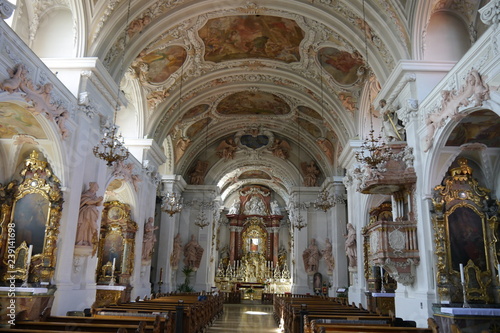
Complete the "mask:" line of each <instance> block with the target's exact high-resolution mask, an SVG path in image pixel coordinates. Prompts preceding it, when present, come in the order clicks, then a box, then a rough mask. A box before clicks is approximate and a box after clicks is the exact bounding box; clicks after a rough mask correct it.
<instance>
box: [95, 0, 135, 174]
mask: <svg viewBox="0 0 500 333" xmlns="http://www.w3.org/2000/svg"><path fill="white" fill-rule="evenodd" d="M129 19H130V0H129V2H128V8H127V20H126V24H125V29H124V33H123V39H122V41H123V45H122V46H123V50H122V54H121V59H120V73H119V75H118V77H119V78H121V77H122V75H123V64H124V58H125V47H126V40H127V29H128V25H129ZM120 93H121V92H120V82H118V92H117V95H116V107H115V110H114V112H113V124H111V125H106V126H105V127H104V129H103V138H102V139H101V140H100V141H99V143H98V144H97V145H96V146H95V147H94V149H93V150H92V151H93V153H94V155H95V157H97V158H100V159H102V160H104V161H106V165H107V166H112V165H113V163H115V162H119V161H124V160H126V159H127V158H128V156H129V154H130V153H129V151H128V149H127V148H126V147H125V145H124V141H123V137H122V135H121V134H118V127H117V126H116V113H117V112H118V110H119V109H120V106H119V101H120Z"/></svg>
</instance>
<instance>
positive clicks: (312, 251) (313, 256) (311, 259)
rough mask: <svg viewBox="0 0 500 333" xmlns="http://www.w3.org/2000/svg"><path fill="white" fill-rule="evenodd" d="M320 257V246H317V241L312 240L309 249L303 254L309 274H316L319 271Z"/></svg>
mask: <svg viewBox="0 0 500 333" xmlns="http://www.w3.org/2000/svg"><path fill="white" fill-rule="evenodd" d="M320 257H321V253H320V252H319V249H318V245H316V240H315V239H314V238H312V239H311V243H310V244H309V247H308V248H307V249H305V250H304V253H303V254H302V258H303V260H304V267H305V269H306V272H307V274H314V273H316V272H317V271H318V266H319V258H320Z"/></svg>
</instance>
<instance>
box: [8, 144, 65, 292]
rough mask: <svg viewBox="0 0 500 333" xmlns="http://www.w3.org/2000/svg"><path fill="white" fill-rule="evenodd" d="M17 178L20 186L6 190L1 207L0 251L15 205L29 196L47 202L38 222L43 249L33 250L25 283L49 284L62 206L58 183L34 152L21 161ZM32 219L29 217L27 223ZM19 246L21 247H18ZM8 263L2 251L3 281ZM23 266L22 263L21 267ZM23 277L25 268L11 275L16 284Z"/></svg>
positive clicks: (12, 218) (15, 182)
mask: <svg viewBox="0 0 500 333" xmlns="http://www.w3.org/2000/svg"><path fill="white" fill-rule="evenodd" d="M20 175H21V177H22V178H21V183H18V182H17V181H15V180H14V181H12V182H11V183H10V184H9V185H8V186H7V189H8V191H7V195H8V196H10V198H9V199H8V200H5V201H4V202H3V203H2V215H3V216H2V218H1V219H0V220H1V221H2V222H1V223H2V224H1V232H2V237H1V239H2V248H3V249H5V248H6V247H7V245H8V244H7V243H8V241H9V239H8V238H7V237H6V235H7V233H8V231H9V225H10V226H12V224H11V222H14V223H15V222H16V221H15V218H16V217H15V212H16V205H17V204H18V202H19V201H20V200H21V199H24V198H27V196H29V195H38V196H41V198H43V199H44V200H46V202H47V207H46V208H47V216H44V217H43V220H44V221H42V223H44V236H43V245H42V249H41V250H40V251H39V250H38V249H36V250H34V251H33V253H32V256H31V264H30V274H29V276H28V282H41V283H50V280H51V278H52V276H53V274H54V269H55V265H56V255H55V252H56V247H57V236H58V234H59V223H60V220H61V212H62V204H63V202H64V200H63V197H62V191H61V189H60V181H59V179H58V178H57V177H56V176H55V175H53V173H52V170H51V169H50V167H49V165H48V163H47V162H45V161H42V160H40V159H39V153H38V152H37V151H36V150H33V151H32V152H31V154H30V155H29V157H28V158H27V159H26V160H25V162H24V168H23V169H22V170H21V172H20ZM31 197H33V196H31ZM31 197H30V198H31ZM25 200H28V199H25ZM37 208H38V207H37ZM33 219H34V218H33V217H32V219H31V220H33ZM30 223H31V222H30ZM9 245H10V244H9ZM28 245H31V244H28V243H27V244H25V246H28ZM21 246H22V244H20V245H19V246H18V247H21ZM18 253H19V251H17V249H16V255H17V254H18ZM9 259H12V258H9V251H6V250H3V253H2V261H3V263H4V265H3V267H2V271H1V273H2V274H1V276H2V279H3V280H4V281H5V280H6V279H7V278H10V277H11V274H6V273H7V268H8V267H9V266H8V263H9ZM27 264H28V263H27V262H26V263H25V267H26V266H27ZM26 274H27V272H26V268H24V269H20V268H16V270H15V272H14V275H15V278H16V279H19V280H24V279H26Z"/></svg>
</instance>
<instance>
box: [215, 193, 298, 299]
mask: <svg viewBox="0 0 500 333" xmlns="http://www.w3.org/2000/svg"><path fill="white" fill-rule="evenodd" d="M238 194H239V195H238V197H237V198H236V199H235V200H234V203H233V205H232V206H231V208H230V209H229V212H228V214H226V217H227V219H228V221H229V223H228V228H229V240H228V244H227V246H226V249H227V252H228V253H227V255H226V256H225V257H222V258H221V260H220V261H219V264H218V267H217V272H216V276H215V284H216V286H217V287H218V288H219V289H220V290H221V291H240V292H241V293H242V295H243V298H245V299H258V298H260V297H261V296H262V293H287V292H290V290H291V281H290V279H291V275H290V271H289V269H288V264H287V258H286V251H283V248H281V249H280V237H279V236H280V234H279V231H280V226H281V220H282V219H283V215H281V210H280V208H279V207H278V203H277V201H276V200H274V201H271V191H270V190H269V189H267V188H266V187H263V186H252V187H247V188H244V189H242V190H240V191H239V193H238ZM280 250H281V251H280Z"/></svg>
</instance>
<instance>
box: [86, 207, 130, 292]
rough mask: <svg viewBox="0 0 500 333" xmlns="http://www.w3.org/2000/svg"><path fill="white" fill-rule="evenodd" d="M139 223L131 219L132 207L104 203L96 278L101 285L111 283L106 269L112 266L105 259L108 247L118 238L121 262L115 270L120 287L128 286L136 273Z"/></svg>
mask: <svg viewBox="0 0 500 333" xmlns="http://www.w3.org/2000/svg"><path fill="white" fill-rule="evenodd" d="M136 232H137V223H135V222H134V221H132V219H131V217H130V206H129V205H128V204H125V203H122V202H119V201H109V202H105V203H104V209H103V213H102V222H101V232H100V238H99V248H98V255H97V257H98V263H97V270H96V278H97V281H98V282H99V283H109V282H110V279H111V276H110V275H107V274H106V268H107V267H108V266H109V265H110V264H112V263H111V261H110V260H109V258H107V259H106V258H104V256H105V254H106V252H105V251H106V250H107V249H106V247H107V245H108V244H110V241H111V240H112V239H114V238H116V237H120V238H121V240H122V241H121V243H119V244H116V245H117V248H116V249H115V250H117V251H118V252H119V253H117V254H119V260H118V262H117V263H116V264H117V265H116V266H117V267H118V268H119V269H116V270H115V278H118V283H119V284H120V285H128V284H129V283H130V276H131V275H132V273H133V271H134V244H135V233H136Z"/></svg>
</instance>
